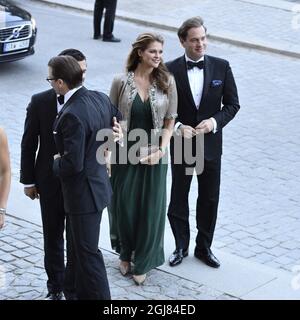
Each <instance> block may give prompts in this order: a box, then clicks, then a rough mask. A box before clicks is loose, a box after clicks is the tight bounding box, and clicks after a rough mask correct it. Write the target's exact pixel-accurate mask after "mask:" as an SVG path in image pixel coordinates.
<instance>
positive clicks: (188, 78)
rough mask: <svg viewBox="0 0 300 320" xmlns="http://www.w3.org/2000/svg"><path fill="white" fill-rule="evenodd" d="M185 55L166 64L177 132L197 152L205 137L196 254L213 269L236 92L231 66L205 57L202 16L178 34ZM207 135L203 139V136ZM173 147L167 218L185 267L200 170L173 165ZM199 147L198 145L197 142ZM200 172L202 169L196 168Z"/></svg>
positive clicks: (173, 260) (177, 258)
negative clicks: (191, 199) (225, 133)
mask: <svg viewBox="0 0 300 320" xmlns="http://www.w3.org/2000/svg"><path fill="white" fill-rule="evenodd" d="M178 37H179V40H180V42H181V45H182V46H183V47H184V49H185V55H183V56H182V57H179V58H177V59H175V60H173V61H171V62H168V63H167V67H168V69H169V71H170V72H171V73H172V74H173V75H174V77H175V80H176V86H177V92H178V118H177V122H176V124H175V128H174V130H175V131H176V133H177V134H179V135H181V136H182V137H181V139H183V140H182V141H183V145H184V147H183V150H184V149H185V148H186V145H187V144H186V143H185V142H186V139H192V144H191V145H192V146H193V147H192V148H193V149H192V153H193V154H194V153H195V150H196V142H197V139H196V138H197V135H204V159H203V161H204V163H203V165H204V166H203V171H202V172H199V170H196V174H197V180H198V198H197V207H196V222H197V229H198V233H197V237H196V247H195V251H194V255H195V257H196V258H198V259H200V260H201V261H203V262H204V263H206V264H207V265H209V266H210V267H214V268H218V267H219V266H220V262H219V261H218V259H217V258H216V257H215V256H214V254H213V253H212V251H211V244H212V240H213V234H214V229H215V225H216V219H217V209H218V202H219V189H220V171H221V154H222V129H223V128H224V126H225V125H226V124H227V123H228V122H229V121H231V120H232V119H233V118H234V116H235V114H236V113H237V112H238V110H239V108H240V106H239V100H238V94H237V88H236V85H235V81H234V77H233V74H232V71H231V68H230V65H229V63H228V62H227V61H226V60H223V59H219V58H216V57H212V56H208V55H205V50H206V46H207V38H206V28H205V27H204V25H203V20H202V19H201V18H200V17H195V18H191V19H188V20H186V21H185V22H184V23H183V24H182V26H181V27H180V28H179V30H178ZM202 137H203V136H202ZM198 138H199V137H198ZM177 139H178V137H175V138H174V139H173V142H172V143H171V159H172V189H171V200H170V204H169V209H168V218H169V221H170V225H171V228H172V231H173V234H174V237H175V242H176V249H175V251H174V252H173V254H172V255H171V257H170V259H169V263H170V266H176V265H178V264H180V263H181V262H182V260H183V258H184V257H186V256H187V255H188V248H189V241H190V228H189V203H188V196H189V191H190V185H191V181H192V177H193V176H192V175H191V174H190V173H189V174H187V172H188V171H187V169H191V168H192V171H193V168H194V167H195V166H196V163H194V164H189V163H188V162H186V161H183V162H182V163H181V164H177V162H176V161H174V158H175V155H176V150H177V152H178V149H176V143H175V144H174V141H176V140H177ZM197 143H199V142H197ZM196 169H197V166H196Z"/></svg>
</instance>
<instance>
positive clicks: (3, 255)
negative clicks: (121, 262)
mask: <svg viewBox="0 0 300 320" xmlns="http://www.w3.org/2000/svg"><path fill="white" fill-rule="evenodd" d="M0 243H1V246H0V300H36V299H44V297H45V296H46V293H47V291H46V289H45V286H46V280H47V278H46V274H45V271H44V267H43V250H42V247H41V244H42V243H43V238H42V230H41V227H40V226H38V225H36V224H34V223H30V222H28V221H24V220H20V219H16V218H15V217H12V216H7V226H6V227H5V228H4V230H2V231H1V232H0ZM102 253H103V256H104V260H105V264H106V270H107V274H108V280H109V285H110V290H111V295H112V299H114V300H144V299H147V300H148V299H149V300H152V299H153V300H174V299H177V300H215V299H222V300H224V299H225V300H227V299H235V298H234V297H232V296H230V295H228V294H225V293H223V292H220V291H218V290H214V289H211V288H209V287H208V286H205V285H199V284H198V283H197V282H195V281H189V280H186V279H184V278H181V277H179V276H175V275H172V274H170V273H167V272H164V271H161V270H157V269H155V270H152V271H151V272H149V274H148V278H147V283H146V284H145V285H143V286H136V285H135V284H134V282H133V280H132V277H131V276H128V277H123V276H122V275H121V274H120V272H119V270H118V256H117V255H115V254H113V253H111V252H109V251H107V250H102Z"/></svg>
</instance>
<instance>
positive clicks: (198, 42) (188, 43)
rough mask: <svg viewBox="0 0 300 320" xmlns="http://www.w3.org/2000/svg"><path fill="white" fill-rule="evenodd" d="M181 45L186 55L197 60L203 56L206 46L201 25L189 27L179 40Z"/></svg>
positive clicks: (204, 33) (204, 34)
mask: <svg viewBox="0 0 300 320" xmlns="http://www.w3.org/2000/svg"><path fill="white" fill-rule="evenodd" d="M180 42H181V45H182V46H183V47H184V49H185V53H186V55H187V56H188V57H189V58H190V59H192V60H194V61H197V60H199V59H200V58H201V57H203V56H204V54H205V51H206V47H207V38H206V32H205V29H204V27H203V26H201V27H198V28H191V29H189V31H188V33H187V37H186V39H185V40H183V39H181V40H180Z"/></svg>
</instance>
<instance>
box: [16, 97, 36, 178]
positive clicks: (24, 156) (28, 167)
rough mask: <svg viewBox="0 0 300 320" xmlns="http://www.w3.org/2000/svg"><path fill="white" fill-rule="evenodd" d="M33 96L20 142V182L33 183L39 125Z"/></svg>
mask: <svg viewBox="0 0 300 320" xmlns="http://www.w3.org/2000/svg"><path fill="white" fill-rule="evenodd" d="M36 105H37V104H36V103H35V100H34V98H32V99H31V102H30V103H29V105H28V107H27V113H26V118H25V125H24V133H23V137H22V142H21V172H20V182H21V183H23V184H34V183H36V181H35V175H34V168H35V157H36V151H37V149H38V142H39V134H40V126H39V118H38V112H37V108H36Z"/></svg>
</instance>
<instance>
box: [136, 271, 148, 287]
mask: <svg viewBox="0 0 300 320" xmlns="http://www.w3.org/2000/svg"><path fill="white" fill-rule="evenodd" d="M146 277H147V275H146V273H145V274H140V275H136V274H134V275H133V281H134V282H135V284H136V285H138V286H140V285H141V284H143V283H144V282H145V280H146Z"/></svg>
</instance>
